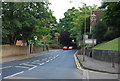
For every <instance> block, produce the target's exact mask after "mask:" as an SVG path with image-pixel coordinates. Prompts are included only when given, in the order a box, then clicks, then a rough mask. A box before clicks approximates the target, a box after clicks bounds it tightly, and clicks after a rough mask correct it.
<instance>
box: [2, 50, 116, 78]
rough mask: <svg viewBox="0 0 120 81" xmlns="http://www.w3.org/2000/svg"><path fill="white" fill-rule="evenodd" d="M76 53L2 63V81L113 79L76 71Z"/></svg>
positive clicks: (56, 52) (103, 75) (66, 51)
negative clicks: (10, 80) (26, 80)
mask: <svg viewBox="0 0 120 81" xmlns="http://www.w3.org/2000/svg"><path fill="white" fill-rule="evenodd" d="M76 51H77V50H54V52H50V53H48V54H46V55H42V56H37V57H33V58H28V59H24V60H19V61H12V62H7V63H3V64H2V68H1V70H2V79H9V78H11V79H13V78H15V79H31V78H32V79H89V78H90V77H89V76H91V75H93V76H91V77H93V78H94V77H97V78H103V79H104V78H106V77H108V78H110V77H113V75H108V74H101V73H92V72H88V71H83V70H79V69H77V68H76V65H75V61H74V53H75V52H76ZM94 75H96V76H94ZM100 76H101V77H100ZM115 78H116V77H115Z"/></svg>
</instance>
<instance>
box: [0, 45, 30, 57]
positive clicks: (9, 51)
mask: <svg viewBox="0 0 120 81" xmlns="http://www.w3.org/2000/svg"><path fill="white" fill-rule="evenodd" d="M1 53H2V54H0V55H2V58H4V57H10V56H18V55H25V54H29V47H28V46H24V47H20V46H4V45H3V46H2V52H1Z"/></svg>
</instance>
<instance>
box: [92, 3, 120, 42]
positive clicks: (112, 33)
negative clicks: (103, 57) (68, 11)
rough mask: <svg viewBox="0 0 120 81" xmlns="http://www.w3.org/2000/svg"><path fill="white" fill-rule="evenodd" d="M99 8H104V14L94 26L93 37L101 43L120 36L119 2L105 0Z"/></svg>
mask: <svg viewBox="0 0 120 81" xmlns="http://www.w3.org/2000/svg"><path fill="white" fill-rule="evenodd" d="M99 8H100V9H104V11H103V12H104V14H103V17H102V21H99V22H98V23H97V24H96V26H95V29H94V33H93V34H94V38H96V39H97V42H98V43H101V42H104V41H109V40H112V39H114V38H117V37H120V15H119V14H120V2H106V3H103V4H102V6H101V7H99Z"/></svg>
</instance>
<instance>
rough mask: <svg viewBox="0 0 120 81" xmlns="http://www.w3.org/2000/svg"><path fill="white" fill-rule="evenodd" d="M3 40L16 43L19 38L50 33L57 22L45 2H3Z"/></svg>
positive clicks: (24, 38)
mask: <svg viewBox="0 0 120 81" xmlns="http://www.w3.org/2000/svg"><path fill="white" fill-rule="evenodd" d="M2 14H3V17H2V20H3V29H2V34H3V41H4V42H5V41H6V40H8V41H9V42H10V44H14V42H15V41H16V40H17V39H22V40H30V39H32V37H33V36H38V37H39V38H40V37H42V36H44V35H48V34H49V33H50V32H51V28H52V27H53V26H54V25H55V24H56V23H57V22H56V18H55V17H54V16H53V15H52V11H51V10H50V9H49V7H48V6H47V5H46V3H43V2H3V3H2Z"/></svg>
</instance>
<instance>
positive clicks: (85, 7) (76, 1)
mask: <svg viewBox="0 0 120 81" xmlns="http://www.w3.org/2000/svg"><path fill="white" fill-rule="evenodd" d="M72 2H78V3H81V4H83V5H84V9H85V21H84V35H83V43H84V53H83V61H85V53H86V52H85V49H86V46H85V39H86V38H85V35H86V3H83V2H79V1H70V3H72Z"/></svg>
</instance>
